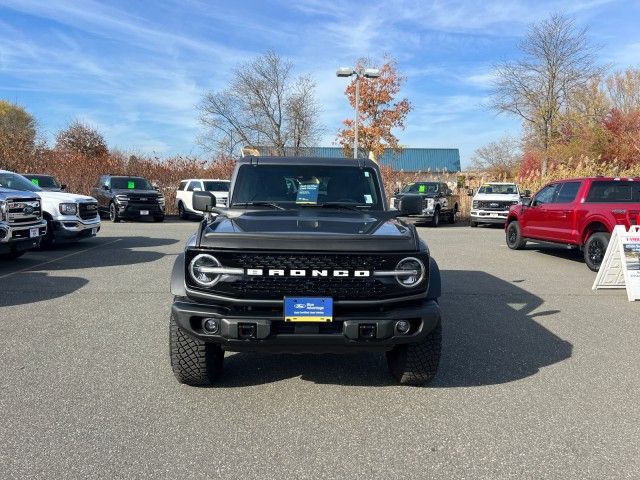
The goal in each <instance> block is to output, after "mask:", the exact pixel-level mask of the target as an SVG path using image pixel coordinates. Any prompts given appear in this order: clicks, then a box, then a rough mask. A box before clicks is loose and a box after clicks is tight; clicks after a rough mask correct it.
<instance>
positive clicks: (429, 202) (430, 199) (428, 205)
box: [425, 198, 433, 207]
mask: <svg viewBox="0 0 640 480" xmlns="http://www.w3.org/2000/svg"><path fill="white" fill-rule="evenodd" d="M425 203H426V204H427V207H433V198H427V199H426V200H425Z"/></svg>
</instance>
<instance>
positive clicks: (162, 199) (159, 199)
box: [158, 195, 164, 205]
mask: <svg viewBox="0 0 640 480" xmlns="http://www.w3.org/2000/svg"><path fill="white" fill-rule="evenodd" d="M158 203H159V204H160V205H164V195H160V196H159V197H158Z"/></svg>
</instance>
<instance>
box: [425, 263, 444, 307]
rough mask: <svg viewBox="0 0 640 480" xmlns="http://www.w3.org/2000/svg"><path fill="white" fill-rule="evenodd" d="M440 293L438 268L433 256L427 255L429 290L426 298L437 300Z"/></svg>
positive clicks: (440, 285)
mask: <svg viewBox="0 0 640 480" xmlns="http://www.w3.org/2000/svg"><path fill="white" fill-rule="evenodd" d="M441 294H442V284H441V280H440V268H439V267H438V263H437V262H436V261H435V260H434V259H433V257H429V290H427V299H428V300H437V299H438V298H440V295H441Z"/></svg>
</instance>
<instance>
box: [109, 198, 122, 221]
mask: <svg viewBox="0 0 640 480" xmlns="http://www.w3.org/2000/svg"><path fill="white" fill-rule="evenodd" d="M109 220H111V221H112V222H113V223H118V222H119V221H120V217H119V216H118V210H116V204H115V203H113V202H111V203H110V204H109Z"/></svg>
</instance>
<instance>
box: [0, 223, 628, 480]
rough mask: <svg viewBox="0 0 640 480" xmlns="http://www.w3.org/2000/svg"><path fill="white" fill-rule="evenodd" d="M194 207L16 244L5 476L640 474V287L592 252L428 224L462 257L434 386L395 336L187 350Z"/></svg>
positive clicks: (9, 272) (5, 348)
mask: <svg viewBox="0 0 640 480" xmlns="http://www.w3.org/2000/svg"><path fill="white" fill-rule="evenodd" d="M195 227H196V224H195V223H190V222H177V221H169V222H166V223H164V224H154V223H123V224H111V223H109V222H104V224H103V230H102V231H101V232H100V236H99V237H98V238H96V239H92V240H91V241H85V242H83V243H80V244H78V245H73V246H66V247H61V248H58V249H55V250H52V251H47V252H36V253H30V254H27V255H26V256H24V257H23V258H22V259H20V260H18V261H15V262H3V263H0V368H1V369H2V375H1V376H0V382H1V384H0V411H1V412H2V414H1V415H2V418H1V421H0V470H1V471H2V477H3V478H27V477H40V478H74V477H100V478H116V477H120V478H125V477H126V478H132V477H138V478H139V477H166V478H193V477H213V478H215V477H217V476H221V477H225V478H314V477H323V478H355V477H360V478H469V479H476V478H638V472H640V402H638V399H639V398H640V368H639V365H640V361H639V360H640V354H639V353H638V352H639V350H640V349H639V348H638V345H639V339H640V304H639V303H637V302H636V303H635V304H631V303H629V302H627V300H626V294H625V293H624V291H600V292H597V293H596V292H592V291H591V284H592V282H593V279H594V276H595V274H594V273H592V272H590V271H589V270H588V269H587V268H586V266H585V265H584V264H583V263H582V262H580V261H579V260H580V256H579V254H578V253H575V252H571V251H563V250H557V249H555V250H554V249H549V248H545V249H542V250H540V249H534V248H531V247H529V248H528V249H527V250H525V251H518V252H514V251H510V250H508V249H507V248H506V246H505V245H504V235H503V233H502V231H501V230H500V229H499V228H477V229H471V228H468V227H465V226H443V227H442V228H438V229H429V228H421V229H420V232H421V235H422V236H423V238H425V239H426V240H427V242H428V243H429V245H430V247H431V251H432V253H433V255H434V256H435V258H436V259H437V260H438V262H439V264H440V267H441V269H442V271H443V296H442V299H441V305H442V308H443V312H444V315H445V317H444V318H445V323H444V330H443V336H444V345H443V358H442V363H441V367H440V372H439V374H438V377H437V379H436V381H435V383H434V384H433V385H432V386H430V387H429V388H409V387H399V386H396V385H394V383H393V382H392V380H391V378H390V377H389V376H388V374H387V371H386V365H385V364H384V362H383V358H382V356H379V355H370V354H366V355H354V356H346V357H342V356H333V355H326V356H312V355H303V356H292V355H287V356H269V355H255V354H232V355H228V357H227V361H226V364H225V377H224V379H223V381H222V383H221V384H220V386H219V387H217V388H213V389H197V388H190V387H186V386H182V385H179V384H178V383H177V382H176V381H175V380H174V378H173V375H172V373H171V370H170V367H169V364H168V355H167V353H168V345H167V340H168V331H167V323H168V312H169V306H170V303H171V296H170V294H169V293H168V284H169V273H170V270H171V267H172V264H173V260H174V258H175V256H176V255H177V254H178V253H179V252H180V251H181V249H182V246H183V243H184V240H185V239H186V237H187V235H188V233H189V232H190V231H193V230H194V229H195Z"/></svg>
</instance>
